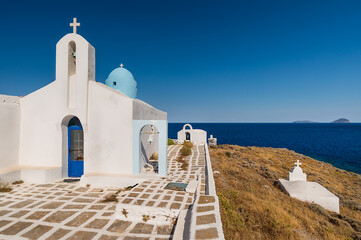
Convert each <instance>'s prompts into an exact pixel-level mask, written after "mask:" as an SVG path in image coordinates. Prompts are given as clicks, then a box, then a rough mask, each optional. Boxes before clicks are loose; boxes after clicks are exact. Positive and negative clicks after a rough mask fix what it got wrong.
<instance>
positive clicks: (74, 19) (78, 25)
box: [70, 18, 80, 34]
mask: <svg viewBox="0 0 361 240" xmlns="http://www.w3.org/2000/svg"><path fill="white" fill-rule="evenodd" d="M70 27H73V33H75V34H76V27H80V23H78V22H76V18H73V22H72V23H70Z"/></svg>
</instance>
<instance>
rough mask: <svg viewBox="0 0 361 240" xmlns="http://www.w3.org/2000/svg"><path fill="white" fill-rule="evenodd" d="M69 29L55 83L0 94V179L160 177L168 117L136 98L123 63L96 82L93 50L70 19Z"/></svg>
mask: <svg viewBox="0 0 361 240" xmlns="http://www.w3.org/2000/svg"><path fill="white" fill-rule="evenodd" d="M70 26H72V27H73V33H69V34H67V35H65V36H64V37H63V38H62V39H60V40H59V42H58V43H57V45H56V74H55V81H53V82H51V83H50V84H48V85H46V86H44V87H43V88H41V89H39V90H37V91H35V92H33V93H30V94H29V95H26V96H24V97H17V96H7V95H0V122H1V124H0V133H1V134H0V179H2V180H5V181H15V180H19V179H21V180H24V181H27V182H32V183H47V182H52V181H56V180H60V179H63V178H68V177H81V180H80V181H81V184H82V185H87V184H90V185H93V186H94V185H99V186H117V187H122V186H129V185H132V184H135V183H139V182H141V181H143V180H144V179H147V178H149V177H160V176H166V175H167V138H168V121H167V113H166V112H162V111H160V110H158V109H156V108H154V107H152V106H150V105H148V104H147V103H145V102H143V101H141V100H139V99H137V98H136V93H137V83H136V81H135V79H134V77H133V75H132V74H131V73H130V72H129V71H128V70H127V69H125V68H124V67H123V65H121V66H120V67H118V68H116V69H115V70H114V71H112V72H111V73H110V74H109V77H108V78H107V79H106V81H105V83H106V84H103V83H100V82H96V81H95V49H94V47H93V46H92V45H91V44H90V43H89V42H87V40H85V39H84V38H83V37H82V36H80V35H79V34H77V27H79V26H80V24H79V23H78V22H77V21H76V18H74V22H73V23H71V24H70ZM2 57H4V56H2ZM2 81H5V79H4V80H2Z"/></svg>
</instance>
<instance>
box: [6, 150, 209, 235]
mask: <svg viewBox="0 0 361 240" xmlns="http://www.w3.org/2000/svg"><path fill="white" fill-rule="evenodd" d="M179 150H180V146H179V145H174V146H170V147H169V148H168V173H169V175H168V177H165V178H157V179H155V180H149V181H145V182H143V183H142V184H140V185H138V186H136V187H135V188H133V189H131V190H121V189H116V188H93V187H91V186H89V187H80V186H79V183H78V182H75V183H64V182H55V183H51V184H42V185H35V184H28V183H23V184H19V185H13V190H12V191H11V192H9V193H1V194H0V238H1V239H171V238H172V236H173V235H172V234H173V232H174V227H175V225H174V224H175V221H173V222H171V223H169V224H167V225H158V226H157V225H155V224H149V223H147V221H146V220H145V221H140V222H132V221H126V220H118V219H116V218H115V207H116V204H117V202H112V201H106V200H105V199H106V198H107V196H109V195H112V194H113V195H114V194H117V199H118V200H119V202H121V203H124V204H129V205H139V206H150V207H155V208H168V209H188V208H189V207H190V206H191V205H192V204H193V202H194V194H193V193H187V192H185V191H175V190H166V189H164V188H165V186H166V185H167V184H168V183H169V182H180V183H189V182H190V181H192V180H194V179H196V178H197V175H198V176H199V177H200V182H201V183H202V184H201V186H200V192H201V194H204V191H205V180H204V171H205V170H204V166H205V156H204V147H203V146H195V147H193V149H192V155H191V156H189V157H187V158H186V159H185V160H186V162H187V163H189V166H188V167H186V168H185V167H183V168H182V167H181V163H179V162H178V161H177V160H176V158H177V154H178V152H179ZM110 200H111V198H110ZM197 221H198V219H197Z"/></svg>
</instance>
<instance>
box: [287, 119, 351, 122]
mask: <svg viewBox="0 0 361 240" xmlns="http://www.w3.org/2000/svg"><path fill="white" fill-rule="evenodd" d="M293 123H317V122H313V121H309V120H301V121H294V122H293ZM331 123H350V120H348V119H346V118H339V119H337V120H335V121H332V122H331Z"/></svg>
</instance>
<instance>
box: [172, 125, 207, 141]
mask: <svg viewBox="0 0 361 240" xmlns="http://www.w3.org/2000/svg"><path fill="white" fill-rule="evenodd" d="M187 127H188V129H187ZM177 141H178V142H179V143H183V142H184V141H190V142H192V143H195V144H205V143H206V142H207V132H206V131H204V130H202V129H193V127H192V125H190V124H185V125H184V126H183V129H182V130H180V131H179V132H178V139H177Z"/></svg>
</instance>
